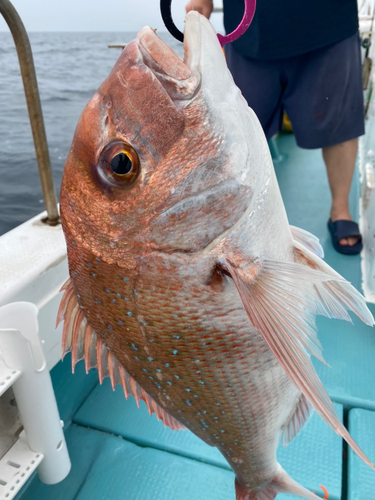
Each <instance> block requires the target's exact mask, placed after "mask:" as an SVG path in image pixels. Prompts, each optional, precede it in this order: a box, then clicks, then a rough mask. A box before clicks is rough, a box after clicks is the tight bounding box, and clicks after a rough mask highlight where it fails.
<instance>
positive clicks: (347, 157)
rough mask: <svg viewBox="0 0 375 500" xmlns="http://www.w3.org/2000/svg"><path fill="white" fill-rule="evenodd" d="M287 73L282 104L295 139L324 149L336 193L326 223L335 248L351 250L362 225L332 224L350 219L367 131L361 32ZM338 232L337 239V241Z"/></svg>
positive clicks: (292, 62) (302, 58)
mask: <svg viewBox="0 0 375 500" xmlns="http://www.w3.org/2000/svg"><path fill="white" fill-rule="evenodd" d="M287 76H288V85H287V88H286V91H285V94H284V106H285V109H286V112H287V113H288V116H289V118H290V120H291V122H292V125H293V129H294V132H295V137H296V141H297V144H298V145H299V146H300V147H302V148H306V149H315V148H321V149H322V152H323V159H324V161H325V164H326V168H327V174H328V181H329V185H330V189H331V194H332V205H331V218H330V221H331V223H329V226H328V227H329V231H330V233H331V236H332V242H333V244H334V247H335V248H336V250H337V251H339V252H340V251H341V250H340V248H339V247H342V248H343V249H344V251H343V252H341V253H352V252H350V251H349V248H348V247H349V246H354V245H356V243H357V242H358V241H359V238H358V237H357V235H358V234H359V233H358V230H355V228H354V227H353V224H352V225H351V224H350V223H348V224H346V225H345V224H340V227H341V229H340V230H336V229H335V230H332V229H331V226H332V223H334V222H337V221H339V220H341V221H351V220H352V218H351V214H350V211H349V192H350V186H351V183H352V179H353V173H354V167H355V162H356V155H357V149H358V137H359V136H360V135H362V134H363V133H364V111H363V91H362V73H361V57H360V45H359V38H358V35H353V36H351V37H349V38H347V39H345V40H343V41H341V42H339V43H337V44H333V45H331V46H329V47H325V48H323V49H319V50H316V51H313V52H310V53H307V54H304V55H303V56H299V57H296V58H294V59H293V60H292V59H291V60H290V65H289V66H288V73H287ZM336 228H338V226H337V225H336ZM337 231H338V233H339V234H340V241H339V242H338V243H336V242H335V241H334V239H335V233H336V232H337ZM353 235H355V236H353ZM341 236H342V237H341ZM357 246H358V245H357ZM354 250H356V249H354ZM354 253H356V251H355V252H354Z"/></svg>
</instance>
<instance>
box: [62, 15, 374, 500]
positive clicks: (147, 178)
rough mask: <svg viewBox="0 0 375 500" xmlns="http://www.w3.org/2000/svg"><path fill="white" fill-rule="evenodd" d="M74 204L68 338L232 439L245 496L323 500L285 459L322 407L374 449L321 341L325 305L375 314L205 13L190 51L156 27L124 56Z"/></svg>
mask: <svg viewBox="0 0 375 500" xmlns="http://www.w3.org/2000/svg"><path fill="white" fill-rule="evenodd" d="M121 155H122V156H121ZM61 216H62V222H63V229H64V233H65V237H66V240H67V247H68V259H69V271H70V281H69V283H68V284H67V285H66V287H65V288H66V289H65V295H64V298H63V300H62V304H61V308H60V312H59V318H58V319H59V320H61V319H62V318H65V323H64V333H63V348H64V351H66V350H69V349H71V350H72V359H73V365H74V364H75V363H76V362H77V361H78V360H79V359H81V358H85V361H86V366H87V368H88V369H89V368H90V367H92V366H95V365H97V366H98V368H99V376H100V378H101V379H102V378H103V377H104V376H107V375H108V376H110V378H111V380H112V384H113V385H115V384H116V383H121V384H122V386H123V387H124V391H125V395H126V396H128V395H129V394H133V395H134V396H135V397H136V399H137V402H138V400H139V399H144V400H145V402H146V404H147V406H148V408H149V410H150V412H155V413H156V414H157V416H158V418H161V419H162V420H163V421H164V423H166V424H167V425H169V426H170V427H172V428H174V429H180V428H184V427H186V428H188V429H190V430H191V431H192V432H194V433H195V434H196V435H197V436H199V437H200V438H201V439H202V440H204V441H205V442H206V443H208V444H209V445H211V446H216V447H217V448H218V449H219V450H220V451H221V453H222V454H223V455H224V457H225V458H226V459H227V461H228V463H229V464H230V466H231V467H232V468H233V470H234V472H235V474H236V495H237V499H238V500H251V499H254V500H255V499H257V500H266V499H272V498H274V497H275V496H276V494H277V493H278V492H289V493H294V494H296V495H301V496H303V497H305V498H310V499H313V498H317V497H316V496H315V495H314V494H312V493H310V492H308V491H307V490H305V489H304V488H302V487H301V486H299V485H298V484H297V483H295V482H294V481H293V480H292V479H291V478H290V477H289V476H288V475H287V474H286V472H285V471H283V470H282V469H281V467H280V466H279V464H278V463H277V460H276V449H277V446H278V444H279V442H280V439H283V440H284V442H288V441H290V440H291V439H293V437H294V436H295V435H296V434H297V433H298V432H299V430H300V429H301V428H302V427H303V425H304V423H305V422H306V421H307V419H308V417H309V414H310V410H311V407H314V408H315V409H316V410H317V411H318V412H319V414H320V415H321V416H322V417H323V418H324V419H325V420H326V421H327V423H329V424H330V425H331V426H332V427H333V428H334V430H335V431H336V432H338V433H339V434H340V435H342V436H343V437H344V438H345V439H346V440H347V441H348V442H349V444H350V445H351V446H352V447H353V448H354V449H355V451H356V452H357V453H358V454H359V455H360V456H361V457H362V458H363V459H364V460H367V459H366V457H365V456H364V455H363V453H362V452H361V451H360V450H359V448H358V447H357V445H356V444H355V443H354V441H353V440H352V439H351V437H350V435H349V434H348V433H347V431H346V429H345V428H344V427H343V426H342V424H341V423H340V421H339V419H338V417H337V415H336V414H335V412H334V409H333V406H332V404H331V402H330V400H329V398H328V395H327V394H326V392H325V390H324V388H323V386H322V385H321V382H320V381H319V379H318V377H317V375H316V372H315V370H314V368H313V366H312V364H311V361H310V353H312V354H314V355H315V356H316V357H318V358H319V359H322V358H321V354H320V348H319V342H318V340H317V338H316V334H315V330H314V320H313V318H314V315H315V314H317V313H319V314H324V315H326V316H329V317H339V318H341V319H349V316H348V314H347V312H346V310H347V309H349V310H352V311H354V312H355V313H356V314H357V315H359V316H360V317H361V318H362V319H363V320H364V321H365V322H367V323H368V324H373V318H372V316H371V314H370V313H369V311H368V310H367V308H366V306H365V303H364V301H363V298H362V297H361V296H360V294H359V293H358V292H356V291H355V290H354V289H353V288H352V287H351V286H350V285H349V284H348V283H346V282H345V280H343V278H341V277H340V276H339V275H338V274H337V273H335V272H334V271H333V270H332V269H331V268H329V267H328V266H327V265H326V264H324V262H323V261H321V259H320V258H319V257H318V256H317V255H316V253H318V254H320V253H321V249H320V247H319V245H318V243H317V241H316V239H314V237H313V236H312V235H310V234H309V233H306V232H304V231H302V230H298V229H297V228H291V227H290V226H289V223H288V220H287V216H286V213H285V209H284V205H283V202H282V199H281V195H280V192H279V188H278V185H277V181H276V177H275V173H274V170H273V165H272V160H271V157H270V154H269V150H268V146H267V142H266V139H265V137H264V134H263V131H262V129H261V126H260V124H259V122H258V120H257V118H256V116H255V115H254V113H253V112H252V110H251V109H250V108H249V107H248V106H247V103H246V102H245V100H244V99H243V97H242V96H241V94H240V91H239V90H238V88H237V87H236V86H235V84H234V83H233V80H232V78H231V75H230V73H229V71H228V69H227V68H226V64H225V60H224V57H223V55H222V52H221V49H220V46H219V43H218V42H217V39H216V34H215V32H214V30H213V28H212V26H211V25H210V23H209V22H208V21H207V20H206V19H205V18H203V17H202V16H200V15H199V14H198V13H197V12H191V13H189V15H188V16H187V21H186V27H185V59H184V61H182V60H181V59H180V58H179V57H178V56H177V55H176V54H175V53H174V52H173V51H172V50H171V49H170V48H169V47H168V46H167V45H166V44H165V43H164V42H162V41H161V40H160V39H159V38H158V37H157V35H156V34H155V33H154V31H153V30H151V29H150V28H144V29H143V30H141V32H140V33H139V34H138V35H137V37H136V39H135V40H134V41H132V42H130V43H129V44H128V45H127V47H126V48H125V50H124V51H123V52H122V54H121V56H120V58H119V60H118V61H117V63H116V65H115V67H114V68H113V70H112V72H111V74H110V75H109V76H108V78H107V79H106V80H105V82H104V83H103V84H102V85H101V87H100V88H99V90H98V91H97V93H96V94H95V95H94V97H93V98H92V99H91V101H90V102H89V103H88V105H87V107H86V108H85V110H84V112H83V114H82V116H81V118H80V120H79V123H78V126H77V129H76V133H75V136H74V139H73V144H72V148H71V151H70V154H69V157H68V159H67V163H66V167H65V171H64V177H63V183H62V191H61ZM367 462H368V460H367ZM368 463H369V462H368Z"/></svg>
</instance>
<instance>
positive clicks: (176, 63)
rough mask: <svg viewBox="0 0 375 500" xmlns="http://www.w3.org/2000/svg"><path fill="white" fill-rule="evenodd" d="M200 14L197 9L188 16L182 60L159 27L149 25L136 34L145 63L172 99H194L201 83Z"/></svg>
mask: <svg viewBox="0 0 375 500" xmlns="http://www.w3.org/2000/svg"><path fill="white" fill-rule="evenodd" d="M199 16H200V15H199V14H198V13H197V12H190V13H189V14H187V16H186V21H185V30H184V52H185V55H184V59H183V60H182V59H181V57H180V56H179V55H178V54H176V52H175V51H174V50H173V49H172V48H171V47H169V45H168V44H167V43H165V42H164V41H163V40H162V39H161V38H159V36H158V35H157V34H156V32H155V31H156V30H153V29H151V28H150V27H148V26H146V27H145V28H143V29H142V30H141V31H140V32H139V33H138V35H137V38H136V41H137V43H138V47H139V50H140V52H141V54H142V58H143V63H144V64H145V65H146V66H147V67H148V68H149V69H150V70H151V71H152V72H153V74H154V76H155V77H156V78H157V79H158V80H159V81H160V83H161V84H162V86H163V88H164V89H165V90H166V92H167V93H168V95H169V96H170V98H171V99H172V100H173V101H188V100H191V99H193V98H194V96H195V95H196V94H197V92H198V91H199V88H200V85H201V73H200V68H199V65H200V64H199V63H200V59H201V57H200V56H201V22H200V17H199ZM181 104H182V105H184V104H185V103H183V102H182V103H181Z"/></svg>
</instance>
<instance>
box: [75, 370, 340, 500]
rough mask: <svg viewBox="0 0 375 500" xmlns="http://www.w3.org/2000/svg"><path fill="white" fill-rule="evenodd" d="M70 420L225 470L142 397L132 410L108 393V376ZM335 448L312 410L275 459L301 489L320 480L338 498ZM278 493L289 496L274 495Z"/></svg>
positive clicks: (216, 455) (212, 452) (335, 439)
mask: <svg viewBox="0 0 375 500" xmlns="http://www.w3.org/2000/svg"><path fill="white" fill-rule="evenodd" d="M336 409H337V412H338V414H339V415H340V416H341V417H342V413H343V410H342V406H341V405H336ZM74 422H75V423H77V424H80V425H82V426H88V427H90V428H93V429H99V430H101V431H104V432H109V433H113V434H115V435H116V436H122V437H123V438H124V439H126V440H128V441H131V442H133V443H135V444H137V445H140V446H147V447H152V448H155V449H159V450H164V451H168V452H170V453H174V454H177V455H183V456H185V457H189V458H192V459H195V460H198V461H201V462H206V463H209V464H211V465H216V466H218V467H222V468H226V469H229V470H230V468H229V465H228V463H227V462H226V460H225V459H224V457H223V456H222V455H221V453H220V452H219V451H218V450H217V449H216V448H212V447H211V446H208V445H206V444H205V443H203V441H201V440H200V439H198V438H197V437H196V436H194V434H192V433H191V432H190V431H188V430H186V431H179V432H176V431H172V430H171V429H169V428H167V427H164V425H163V424H162V422H160V421H158V420H157V419H156V417H155V415H153V416H152V417H150V416H149V414H148V411H147V408H146V406H145V405H144V404H143V402H142V403H141V408H140V409H138V408H137V405H136V403H135V400H134V398H129V399H128V400H127V401H126V400H125V398H124V394H123V391H122V389H121V387H117V388H116V391H115V392H113V391H112V389H111V385H110V383H109V381H108V380H105V381H104V383H103V385H102V386H99V387H97V388H96V389H95V390H94V391H93V392H92V393H91V394H90V396H89V397H88V398H87V400H86V401H85V403H84V404H83V405H82V406H81V408H80V410H79V411H78V412H77V413H76V415H75V417H74ZM341 453H342V440H341V438H340V437H339V436H337V435H336V434H335V433H334V432H333V431H332V430H331V429H330V428H329V427H328V426H327V425H326V424H325V423H324V422H323V421H322V420H321V419H320V417H319V416H318V415H317V414H314V415H313V417H312V418H311V420H310V422H309V423H308V424H307V426H306V428H305V429H304V430H303V432H302V433H301V434H300V435H299V436H298V437H297V438H296V439H295V441H293V443H291V444H290V445H289V446H288V447H287V448H283V447H280V449H279V452H278V458H279V461H280V464H281V465H282V467H284V469H285V470H286V471H287V472H288V473H289V474H290V475H291V476H292V477H293V479H295V480H296V481H299V482H300V483H301V484H303V485H304V486H305V487H306V488H309V489H311V490H313V489H317V490H319V485H320V484H323V486H325V488H326V489H327V490H328V492H329V494H330V498H332V499H337V500H339V499H341V471H342V457H341ZM163 498H164V497H163ZM199 498H200V497H199ZM279 498H280V499H282V498H284V499H287V498H293V497H289V496H287V495H280V496H279ZM202 500H203V497H202ZM228 500H229V499H228Z"/></svg>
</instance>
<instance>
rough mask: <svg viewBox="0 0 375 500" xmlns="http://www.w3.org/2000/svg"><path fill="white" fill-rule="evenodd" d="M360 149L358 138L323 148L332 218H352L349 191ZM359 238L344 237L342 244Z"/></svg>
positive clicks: (349, 243) (350, 243)
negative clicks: (330, 197)
mask: <svg viewBox="0 0 375 500" xmlns="http://www.w3.org/2000/svg"><path fill="white" fill-rule="evenodd" d="M357 151H358V138H356V139H351V140H350V141H346V142H342V143H341V144H335V145H334V146H329V147H326V148H323V149H322V153H323V159H324V162H325V164H326V168H327V175H328V182H329V187H330V190H331V195H332V205H331V212H330V215H331V220H332V222H335V221H337V220H352V217H351V214H350V210H349V193H350V187H351V184H352V179H353V173H354V167H355V162H356V158H357ZM357 241H358V238H342V239H341V240H340V241H339V244H340V245H342V246H346V245H349V246H352V245H355V244H356V243H357Z"/></svg>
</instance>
